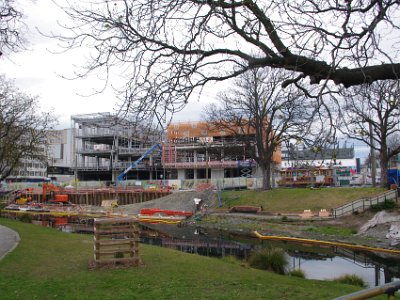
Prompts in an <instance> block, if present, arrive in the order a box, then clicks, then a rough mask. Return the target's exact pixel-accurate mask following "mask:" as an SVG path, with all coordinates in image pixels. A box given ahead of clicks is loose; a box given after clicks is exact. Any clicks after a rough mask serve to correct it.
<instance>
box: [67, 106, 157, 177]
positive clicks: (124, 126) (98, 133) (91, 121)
mask: <svg viewBox="0 0 400 300" xmlns="http://www.w3.org/2000/svg"><path fill="white" fill-rule="evenodd" d="M71 121H72V128H73V143H74V145H73V149H74V171H75V177H76V179H80V180H82V179H83V180H105V181H112V182H115V181H116V179H117V176H118V174H120V173H121V172H122V171H123V170H126V169H127V168H128V167H129V166H131V165H132V163H133V162H135V161H137V160H138V159H139V158H140V157H141V156H142V155H143V154H144V153H146V152H147V151H148V150H149V149H150V148H151V147H152V146H153V145H154V144H155V143H156V142H158V139H159V134H157V132H153V133H149V131H146V130H144V128H143V127H141V126H140V125H137V124H132V123H130V122H127V121H125V120H121V119H119V118H118V117H117V116H116V115H113V114H111V113H94V114H84V115H74V116H72V117H71ZM157 169H161V156H160V155H159V154H158V153H156V152H154V153H152V154H151V155H149V156H148V157H146V158H145V159H143V160H141V162H140V163H138V164H136V165H135V168H134V169H132V170H131V171H130V173H129V174H126V176H127V178H132V179H153V178H152V177H153V172H154V173H157V171H158V173H160V172H161V170H157Z"/></svg>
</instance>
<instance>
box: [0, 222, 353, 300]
mask: <svg viewBox="0 0 400 300" xmlns="http://www.w3.org/2000/svg"><path fill="white" fill-rule="evenodd" d="M0 224H2V225H5V226H8V227H10V228H13V229H15V230H16V231H18V232H19V234H20V236H21V242H20V244H19V245H18V247H17V248H16V249H15V250H14V251H13V252H12V253H10V254H8V255H7V256H6V257H5V258H4V259H3V260H2V261H0V291H1V296H0V298H1V299H54V298H55V299H331V298H334V297H337V296H339V295H343V294H346V293H349V292H352V291H354V290H355V289H357V288H355V287H352V286H347V285H342V284H338V283H334V282H328V281H315V280H304V279H301V278H295V277H289V276H280V275H275V274H272V273H269V272H266V271H260V270H255V269H250V268H245V267H241V266H239V265H236V264H230V263H227V262H224V261H222V260H219V259H216V258H208V257H201V256H197V255H192V254H186V253H181V252H178V251H174V250H170V249H165V248H158V247H154V246H147V245H141V246H140V247H141V248H140V252H141V255H140V256H141V257H142V260H143V262H144V264H145V266H143V267H140V268H131V269H121V270H96V271H89V270H88V268H87V265H88V260H89V259H90V258H91V257H92V252H93V239H92V236H88V235H75V234H66V233H62V232H59V231H57V230H55V229H51V228H42V227H39V226H35V225H31V224H24V223H21V222H17V221H12V220H7V219H2V218H0Z"/></svg>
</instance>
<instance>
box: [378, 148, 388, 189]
mask: <svg viewBox="0 0 400 300" xmlns="http://www.w3.org/2000/svg"><path fill="white" fill-rule="evenodd" d="M379 160H380V164H381V184H380V186H381V187H386V188H388V187H389V185H388V184H389V183H388V176H387V171H388V161H389V158H388V155H387V149H385V148H382V150H381V153H380V155H379Z"/></svg>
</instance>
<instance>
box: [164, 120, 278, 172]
mask: <svg viewBox="0 0 400 300" xmlns="http://www.w3.org/2000/svg"><path fill="white" fill-rule="evenodd" d="M254 139H255V137H254V134H251V133H248V134H244V133H242V134H241V135H237V134H233V133H228V132H226V131H222V130H215V129H214V130H213V129H211V128H210V127H209V126H208V124H207V123H205V122H186V123H175V124H171V125H169V126H168V128H167V140H168V143H164V145H163V158H162V161H163V166H164V167H165V169H166V170H167V174H170V175H171V177H172V178H173V177H175V178H177V179H210V178H211V179H222V178H232V177H257V176H258V177H261V174H257V164H256V162H255V161H254V159H253V157H254V156H253V155H254ZM280 162H281V153H280V149H277V151H276V152H275V153H274V156H273V163H274V164H275V165H279V164H280Z"/></svg>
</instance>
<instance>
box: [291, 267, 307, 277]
mask: <svg viewBox="0 0 400 300" xmlns="http://www.w3.org/2000/svg"><path fill="white" fill-rule="evenodd" d="M288 275H289V276H293V277H300V278H306V273H304V271H303V270H301V269H297V270H292V271H290V272H289V273H288Z"/></svg>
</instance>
